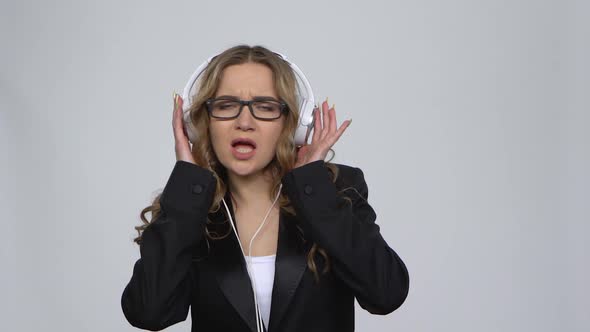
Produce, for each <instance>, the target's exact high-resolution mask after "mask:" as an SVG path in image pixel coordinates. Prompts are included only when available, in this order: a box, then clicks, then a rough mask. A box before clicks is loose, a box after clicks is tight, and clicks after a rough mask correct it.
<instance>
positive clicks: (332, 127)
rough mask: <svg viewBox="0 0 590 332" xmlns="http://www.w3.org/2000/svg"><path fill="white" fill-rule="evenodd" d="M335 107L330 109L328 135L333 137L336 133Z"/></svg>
mask: <svg viewBox="0 0 590 332" xmlns="http://www.w3.org/2000/svg"><path fill="white" fill-rule="evenodd" d="M335 106H336V105H332V108H330V111H329V112H330V131H329V133H330V135H333V134H334V133H335V132H336V128H338V121H336V109H335V108H334V107H335Z"/></svg>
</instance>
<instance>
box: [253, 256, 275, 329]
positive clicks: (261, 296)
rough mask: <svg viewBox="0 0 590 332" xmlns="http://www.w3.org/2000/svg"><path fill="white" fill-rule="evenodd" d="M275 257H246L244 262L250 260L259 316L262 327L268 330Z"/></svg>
mask: <svg viewBox="0 0 590 332" xmlns="http://www.w3.org/2000/svg"><path fill="white" fill-rule="evenodd" d="M276 256H277V255H269V256H252V257H250V256H246V260H250V259H251V261H250V262H251V263H252V265H251V266H252V273H253V274H254V280H255V284H256V297H257V300H258V307H259V308H260V315H261V316H262V320H263V321H264V325H265V326H266V327H267V328H268V320H269V319H270V305H271V300H272V286H273V284H274V277H275V259H276Z"/></svg>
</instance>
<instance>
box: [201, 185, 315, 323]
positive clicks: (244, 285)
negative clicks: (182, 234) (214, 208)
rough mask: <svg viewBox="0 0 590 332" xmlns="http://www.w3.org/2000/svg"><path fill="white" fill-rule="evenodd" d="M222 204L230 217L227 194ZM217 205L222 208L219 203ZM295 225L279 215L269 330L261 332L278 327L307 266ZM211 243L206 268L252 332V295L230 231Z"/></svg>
mask: <svg viewBox="0 0 590 332" xmlns="http://www.w3.org/2000/svg"><path fill="white" fill-rule="evenodd" d="M225 201H226V203H227V205H228V208H229V210H230V213H231V214H232V218H234V213H233V212H234V211H233V206H232V203H231V198H230V197H229V195H226V197H225ZM221 204H222V205H223V202H222V203H221ZM221 209H222V210H223V212H224V213H223V215H225V214H226V213H225V207H224V206H222V207H221ZM234 220H235V219H234ZM295 223H296V219H295V217H293V216H290V215H287V214H284V213H283V212H281V213H280V214H279V236H278V242H277V255H276V259H275V275H274V281H273V291H272V299H271V311H270V321H269V328H268V329H266V328H265V329H264V330H265V331H266V330H268V331H274V330H276V329H277V328H278V326H279V324H280V322H281V320H282V318H283V316H284V315H285V312H286V311H287V308H288V306H289V303H290V302H291V300H292V298H293V295H294V294H295V290H296V289H297V286H298V285H299V283H300V281H301V278H302V276H303V273H304V272H305V269H306V267H307V260H306V259H307V255H306V254H305V248H304V246H303V244H302V243H301V240H300V239H299V238H298V235H297V232H298V230H297V229H296V227H295V226H294V225H295ZM230 227H231V226H230ZM213 243H215V245H214V247H213V251H214V252H215V254H214V255H212V259H209V260H208V265H209V266H210V267H211V268H212V271H213V272H214V274H215V277H216V279H217V282H218V283H219V288H220V289H221V291H222V292H223V294H224V295H225V297H226V298H227V300H228V301H229V302H230V303H231V305H232V306H233V307H234V308H235V310H236V311H237V312H238V313H239V315H240V317H242V319H243V320H244V321H245V322H246V324H247V325H248V326H249V327H250V330H251V331H253V332H256V318H255V315H256V312H255V309H254V293H253V291H252V284H251V281H250V277H249V275H248V271H247V268H246V261H245V259H244V256H243V255H242V252H241V249H240V246H239V244H238V238H237V237H236V234H235V233H234V232H233V230H232V231H231V233H230V235H229V236H228V237H227V238H225V239H223V240H218V241H213Z"/></svg>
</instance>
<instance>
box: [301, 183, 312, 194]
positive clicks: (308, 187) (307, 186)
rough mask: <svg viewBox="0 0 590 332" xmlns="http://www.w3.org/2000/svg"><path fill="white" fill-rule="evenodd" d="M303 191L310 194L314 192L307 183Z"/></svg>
mask: <svg viewBox="0 0 590 332" xmlns="http://www.w3.org/2000/svg"><path fill="white" fill-rule="evenodd" d="M303 192H305V193H306V194H308V195H309V194H311V193H312V192H313V188H312V187H311V186H310V185H308V184H306V185H305V188H304V189H303Z"/></svg>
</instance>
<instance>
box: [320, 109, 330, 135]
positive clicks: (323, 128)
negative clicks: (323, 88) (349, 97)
mask: <svg viewBox="0 0 590 332" xmlns="http://www.w3.org/2000/svg"><path fill="white" fill-rule="evenodd" d="M327 111H328V102H327V101H324V102H323V103H322V132H321V135H320V139H321V140H323V139H324V138H326V136H327V133H328V132H327V131H326V126H327V125H328V123H329V121H328V119H327V116H326V113H327Z"/></svg>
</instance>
